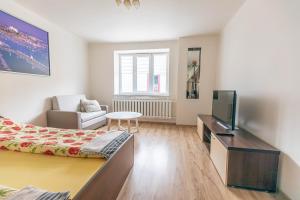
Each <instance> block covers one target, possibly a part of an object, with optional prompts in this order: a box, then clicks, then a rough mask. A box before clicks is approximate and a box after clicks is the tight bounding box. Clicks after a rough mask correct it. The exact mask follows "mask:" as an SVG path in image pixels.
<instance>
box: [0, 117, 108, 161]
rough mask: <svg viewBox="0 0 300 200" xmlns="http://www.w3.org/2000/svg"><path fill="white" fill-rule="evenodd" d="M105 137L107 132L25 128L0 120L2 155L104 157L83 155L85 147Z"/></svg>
mask: <svg viewBox="0 0 300 200" xmlns="http://www.w3.org/2000/svg"><path fill="white" fill-rule="evenodd" d="M103 133H105V131H97V130H88V131H86V130H84V131H83V130H74V129H57V128H48V127H47V128H45V127H39V126H34V125H31V124H27V125H26V124H24V125H23V124H17V123H15V122H13V121H11V120H9V119H5V118H0V151H1V150H11V151H20V152H28V153H39V154H46V155H58V156H70V157H100V155H91V154H88V153H85V152H82V151H81V146H82V145H84V144H87V143H89V142H90V141H91V140H93V139H94V138H95V137H96V136H98V135H101V134H103Z"/></svg>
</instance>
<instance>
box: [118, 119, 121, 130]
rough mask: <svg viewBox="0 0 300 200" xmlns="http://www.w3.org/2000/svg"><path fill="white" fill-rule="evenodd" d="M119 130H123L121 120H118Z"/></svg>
mask: <svg viewBox="0 0 300 200" xmlns="http://www.w3.org/2000/svg"><path fill="white" fill-rule="evenodd" d="M118 130H121V120H118Z"/></svg>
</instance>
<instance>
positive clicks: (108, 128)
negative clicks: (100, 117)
mask: <svg viewBox="0 0 300 200" xmlns="http://www.w3.org/2000/svg"><path fill="white" fill-rule="evenodd" d="M110 126H111V119H108V125H107V130H108V131H110Z"/></svg>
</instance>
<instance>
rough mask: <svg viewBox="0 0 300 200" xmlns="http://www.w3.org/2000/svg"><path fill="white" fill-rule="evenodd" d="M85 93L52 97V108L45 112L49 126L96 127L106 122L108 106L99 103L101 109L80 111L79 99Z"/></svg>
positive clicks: (68, 127)
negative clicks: (87, 111)
mask: <svg viewBox="0 0 300 200" xmlns="http://www.w3.org/2000/svg"><path fill="white" fill-rule="evenodd" d="M81 99H86V97H85V95H64V96H55V97H53V98H52V110H49V111H48V112H47V123H48V126H49V127H55V128H67V129H85V130H92V129H97V128H99V127H101V126H104V125H105V124H106V117H105V114H106V113H107V112H108V106H106V105H101V111H98V112H89V113H86V112H82V111H81V110H82V109H81V105H80V100H81Z"/></svg>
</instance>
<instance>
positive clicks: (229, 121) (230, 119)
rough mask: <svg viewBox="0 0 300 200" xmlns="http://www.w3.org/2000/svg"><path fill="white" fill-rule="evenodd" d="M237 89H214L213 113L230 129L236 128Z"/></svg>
mask: <svg viewBox="0 0 300 200" xmlns="http://www.w3.org/2000/svg"><path fill="white" fill-rule="evenodd" d="M236 98H237V95H236V91H235V90H215V91H213V103H212V115H213V117H215V118H216V119H217V120H219V121H220V122H221V123H222V124H223V125H224V126H226V127H227V128H228V129H231V130H234V128H235V113H236Z"/></svg>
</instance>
